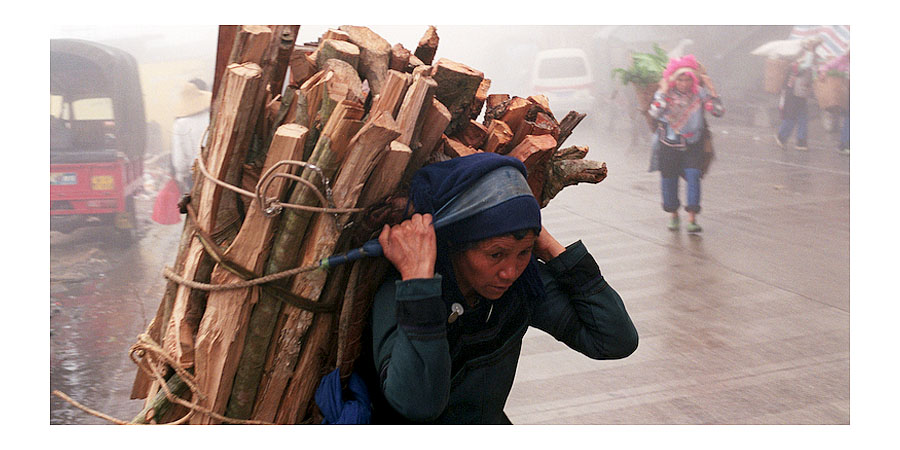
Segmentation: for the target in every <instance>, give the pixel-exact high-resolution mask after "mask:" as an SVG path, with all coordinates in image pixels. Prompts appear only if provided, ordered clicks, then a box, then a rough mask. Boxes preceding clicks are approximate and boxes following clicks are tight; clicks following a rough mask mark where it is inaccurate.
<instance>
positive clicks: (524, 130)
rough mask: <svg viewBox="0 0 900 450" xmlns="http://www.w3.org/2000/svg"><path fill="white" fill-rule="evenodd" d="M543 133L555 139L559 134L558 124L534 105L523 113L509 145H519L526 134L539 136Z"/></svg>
mask: <svg viewBox="0 0 900 450" xmlns="http://www.w3.org/2000/svg"><path fill="white" fill-rule="evenodd" d="M535 106H537V105H535ZM544 134H549V135H551V136H553V138H554V139H556V138H557V137H558V136H559V124H557V123H556V120H555V119H554V118H553V117H552V116H550V115H548V114H547V113H545V112H543V111H541V110H540V109H539V108H537V107H534V108H531V109H530V110H529V112H528V114H526V115H525V119H524V120H522V121H521V122H520V123H519V128H518V129H517V130H516V133H515V135H514V136H513V139H512V141H511V143H510V145H513V146H515V145H519V143H520V142H522V140H523V139H525V137H526V136H540V135H544Z"/></svg>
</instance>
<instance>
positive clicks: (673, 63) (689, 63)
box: [663, 55, 700, 94]
mask: <svg viewBox="0 0 900 450" xmlns="http://www.w3.org/2000/svg"><path fill="white" fill-rule="evenodd" d="M699 71H700V64H699V63H697V58H695V57H694V55H684V56H683V57H681V58H672V59H670V60H669V64H668V65H666V70H664V71H663V78H665V80H666V81H667V82H668V83H669V86H674V85H675V79H676V78H678V76H679V75H681V74H683V73H686V74H688V75H690V76H691V78H692V79H693V80H694V83H693V84H692V85H691V90H692V91H693V92H694V93H695V94H696V93H697V92H698V86H699V84H700V83H699V79H698V73H699Z"/></svg>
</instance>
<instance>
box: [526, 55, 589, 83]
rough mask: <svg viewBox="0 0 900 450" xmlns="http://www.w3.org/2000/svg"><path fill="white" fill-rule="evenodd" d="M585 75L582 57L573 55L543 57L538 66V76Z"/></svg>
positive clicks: (569, 76)
mask: <svg viewBox="0 0 900 450" xmlns="http://www.w3.org/2000/svg"><path fill="white" fill-rule="evenodd" d="M585 75H587V66H585V64H584V59H583V58H578V57H575V56H570V57H564V58H552V59H545V60H543V61H542V62H541V65H540V67H538V77H539V78H571V77H583V76H585Z"/></svg>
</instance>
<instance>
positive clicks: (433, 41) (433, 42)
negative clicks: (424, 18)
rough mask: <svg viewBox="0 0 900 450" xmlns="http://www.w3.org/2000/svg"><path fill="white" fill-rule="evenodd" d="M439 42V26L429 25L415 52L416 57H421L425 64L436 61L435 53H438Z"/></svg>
mask: <svg viewBox="0 0 900 450" xmlns="http://www.w3.org/2000/svg"><path fill="white" fill-rule="evenodd" d="M439 42H440V38H439V37H438V34H437V28H435V27H434V26H429V27H428V29H427V30H425V34H424V35H423V36H422V39H419V45H418V46H417V47H416V52H415V55H416V58H419V60H420V61H422V63H423V64H427V65H430V64H431V63H432V61H434V55H435V53H437V48H438V43H439Z"/></svg>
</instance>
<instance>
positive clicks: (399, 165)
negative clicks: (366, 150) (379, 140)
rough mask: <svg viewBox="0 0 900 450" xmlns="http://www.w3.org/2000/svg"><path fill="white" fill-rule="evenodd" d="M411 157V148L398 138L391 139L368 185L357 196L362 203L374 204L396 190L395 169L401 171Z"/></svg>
mask: <svg viewBox="0 0 900 450" xmlns="http://www.w3.org/2000/svg"><path fill="white" fill-rule="evenodd" d="M411 158H412V150H410V148H409V146H407V145H406V144H404V143H403V142H400V140H399V139H398V140H394V141H391V143H390V144H389V145H388V148H387V151H386V152H384V154H383V156H382V158H381V160H380V161H379V162H378V165H377V166H375V170H374V171H373V172H372V175H371V177H370V179H369V182H368V185H369V186H370V188H369V189H367V190H366V191H365V192H364V193H363V194H362V196H360V198H359V203H360V204H363V205H374V204H376V203H378V202H380V201H382V200H384V199H385V198H387V197H388V196H389V195H391V194H393V193H395V192H397V187H398V185H399V184H400V178H399V177H398V176H397V171H398V170H399V171H400V173H403V171H404V170H406V167H407V166H408V165H409V161H410V159H411Z"/></svg>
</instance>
